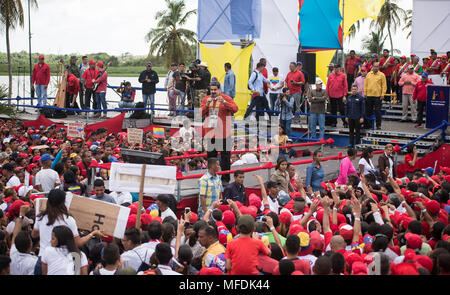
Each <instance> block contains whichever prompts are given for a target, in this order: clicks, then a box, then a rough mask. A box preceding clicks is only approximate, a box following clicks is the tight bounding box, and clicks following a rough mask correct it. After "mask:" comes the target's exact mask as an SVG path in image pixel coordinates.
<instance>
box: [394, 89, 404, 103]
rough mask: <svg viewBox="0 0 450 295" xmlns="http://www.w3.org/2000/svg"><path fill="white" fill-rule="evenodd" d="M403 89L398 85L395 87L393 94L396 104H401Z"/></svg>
mask: <svg viewBox="0 0 450 295" xmlns="http://www.w3.org/2000/svg"><path fill="white" fill-rule="evenodd" d="M402 90H403V87H402V86H400V85H398V84H397V86H396V87H395V93H396V94H397V104H402V93H403V91H402Z"/></svg>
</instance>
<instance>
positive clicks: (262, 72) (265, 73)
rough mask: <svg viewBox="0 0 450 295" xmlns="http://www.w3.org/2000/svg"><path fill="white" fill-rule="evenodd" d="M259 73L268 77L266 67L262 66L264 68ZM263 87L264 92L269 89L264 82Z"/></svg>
mask: <svg viewBox="0 0 450 295" xmlns="http://www.w3.org/2000/svg"><path fill="white" fill-rule="evenodd" d="M261 74H263V76H264V77H265V78H266V79H267V78H268V74H267V68H264V69H263V70H262V71H261ZM263 87H264V93H267V90H269V88H268V87H267V84H266V83H264V84H263Z"/></svg>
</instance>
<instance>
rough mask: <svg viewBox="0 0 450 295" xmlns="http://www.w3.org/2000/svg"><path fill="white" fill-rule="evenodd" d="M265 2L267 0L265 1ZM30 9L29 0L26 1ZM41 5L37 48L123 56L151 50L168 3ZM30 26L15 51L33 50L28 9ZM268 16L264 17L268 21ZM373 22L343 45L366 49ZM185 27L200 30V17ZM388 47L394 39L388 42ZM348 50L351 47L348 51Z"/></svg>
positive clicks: (406, 1)
mask: <svg viewBox="0 0 450 295" xmlns="http://www.w3.org/2000/svg"><path fill="white" fill-rule="evenodd" d="M263 1H264V0H263ZM22 2H23V4H24V6H25V7H24V8H25V9H26V8H27V0H23V1H22ZM38 3H39V9H34V10H32V12H31V32H32V34H33V35H32V51H33V52H39V53H53V54H68V53H76V54H80V55H81V54H84V53H94V52H106V53H108V54H111V55H120V54H122V53H125V52H130V53H131V54H133V55H147V54H148V46H149V45H148V43H146V42H145V40H144V37H145V35H146V34H147V32H148V31H149V30H150V29H151V28H155V27H156V20H155V14H156V12H157V11H159V10H162V9H164V8H165V1H164V0H126V1H121V0H38ZM185 3H186V6H187V8H188V9H196V8H197V0H185ZM398 4H399V5H400V7H402V8H404V9H405V10H406V9H411V8H412V0H399V1H398ZM25 13H26V15H25V17H26V25H25V29H17V30H15V31H13V32H11V51H13V52H18V51H22V50H26V51H28V12H27V11H26V12H25ZM263 21H264V20H263ZM369 22H370V20H368V21H366V24H365V25H364V26H363V29H362V31H361V32H360V33H359V34H358V36H357V37H356V39H355V40H352V41H351V42H350V43H349V42H348V41H346V42H345V43H344V47H345V48H346V49H347V48H348V49H350V48H353V49H355V50H357V51H358V50H360V49H361V46H360V44H361V40H362V39H363V38H364V37H365V36H366V35H367V34H368V33H369V25H368V24H369ZM186 28H188V29H190V30H193V31H196V28H197V16H193V17H191V19H190V20H189V21H188V23H187V24H186ZM0 37H1V39H2V40H1V41H0V52H6V44H5V41H4V32H0ZM405 37H406V33H403V32H402V31H401V30H399V32H397V34H396V35H394V40H395V41H394V47H396V48H398V49H400V50H401V52H402V54H405V55H409V53H410V44H411V40H410V39H406V38H405ZM385 47H387V48H389V47H390V45H389V41H386V42H385ZM346 51H348V50H346Z"/></svg>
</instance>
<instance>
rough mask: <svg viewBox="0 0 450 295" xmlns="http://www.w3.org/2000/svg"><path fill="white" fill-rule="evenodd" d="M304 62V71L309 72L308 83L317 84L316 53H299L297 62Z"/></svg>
mask: <svg viewBox="0 0 450 295" xmlns="http://www.w3.org/2000/svg"><path fill="white" fill-rule="evenodd" d="M299 61H301V62H302V63H303V71H305V72H307V73H308V83H309V84H316V54H315V53H309V52H301V53H300V52H299V53H297V62H299Z"/></svg>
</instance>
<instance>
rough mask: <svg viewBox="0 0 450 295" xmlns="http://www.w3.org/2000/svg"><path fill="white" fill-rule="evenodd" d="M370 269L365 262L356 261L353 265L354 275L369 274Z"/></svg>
mask: <svg viewBox="0 0 450 295" xmlns="http://www.w3.org/2000/svg"><path fill="white" fill-rule="evenodd" d="M367 272H368V269H367V266H366V265H365V264H364V262H361V261H356V262H355V263H353V265H352V275H354V276H358V275H368V273H367Z"/></svg>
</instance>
